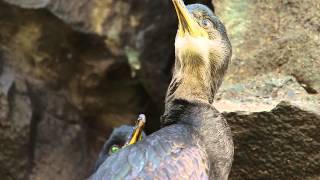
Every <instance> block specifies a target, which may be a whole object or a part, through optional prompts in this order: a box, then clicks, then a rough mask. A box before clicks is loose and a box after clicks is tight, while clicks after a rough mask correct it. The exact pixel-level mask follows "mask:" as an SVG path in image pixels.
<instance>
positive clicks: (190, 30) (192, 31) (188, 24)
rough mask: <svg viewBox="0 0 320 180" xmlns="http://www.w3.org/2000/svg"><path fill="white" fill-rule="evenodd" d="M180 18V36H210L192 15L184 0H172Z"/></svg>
mask: <svg viewBox="0 0 320 180" xmlns="http://www.w3.org/2000/svg"><path fill="white" fill-rule="evenodd" d="M172 2H173V5H174V7H175V9H176V13H177V16H178V19H179V29H178V36H180V37H184V36H186V35H187V34H189V35H190V36H193V37H208V33H207V32H206V31H205V30H203V29H202V28H201V27H200V25H199V24H198V23H197V22H196V21H195V20H194V18H193V17H192V16H191V15H190V13H189V11H188V9H187V7H186V5H185V4H184V2H183V0H172Z"/></svg>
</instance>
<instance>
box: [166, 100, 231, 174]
mask: <svg viewBox="0 0 320 180" xmlns="http://www.w3.org/2000/svg"><path fill="white" fill-rule="evenodd" d="M167 107H168V108H167V109H166V111H165V113H164V115H163V116H162V119H161V121H162V122H161V123H162V126H167V125H170V124H183V125H185V126H186V127H190V128H191V129H192V137H193V139H190V143H191V144H192V143H195V144H199V145H200V146H202V147H204V148H205V150H206V153H207V155H208V160H209V163H210V177H211V178H212V179H222V180H226V179H228V174H229V172H230V169H231V164H232V160H233V142H232V135H231V131H230V128H229V126H228V125H227V122H226V120H225V119H224V118H223V116H222V115H221V114H220V113H219V112H218V111H217V110H216V109H215V108H214V107H213V106H212V105H210V104H208V103H202V102H192V101H188V100H184V99H175V100H173V101H171V102H170V103H169V104H168V106H167ZM211 178H210V179H211Z"/></svg>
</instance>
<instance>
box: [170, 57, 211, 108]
mask: <svg viewBox="0 0 320 180" xmlns="http://www.w3.org/2000/svg"><path fill="white" fill-rule="evenodd" d="M182 59H183V60H182ZM208 61H209V60H206V59H203V57H201V56H197V55H186V56H183V57H181V56H177V57H176V61H175V67H174V72H173V77H172V80H171V83H170V85H169V87H168V92H167V96H166V102H168V101H172V100H173V99H186V100H189V101H201V102H204V103H210V104H211V103H212V101H213V97H214V94H215V91H216V88H215V84H216V83H215V79H216V78H215V77H213V73H212V67H211V64H210V63H208Z"/></svg>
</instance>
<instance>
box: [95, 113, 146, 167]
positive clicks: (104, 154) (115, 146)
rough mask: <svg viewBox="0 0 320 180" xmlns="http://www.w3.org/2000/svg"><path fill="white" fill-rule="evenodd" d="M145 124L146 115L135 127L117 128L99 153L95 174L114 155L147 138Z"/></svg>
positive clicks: (141, 117)
mask: <svg viewBox="0 0 320 180" xmlns="http://www.w3.org/2000/svg"><path fill="white" fill-rule="evenodd" d="M145 123H146V117H145V115H144V114H140V115H139V117H138V119H137V121H136V125H135V126H128V125H122V126H120V127H118V128H115V129H114V130H113V131H112V133H111V135H110V136H109V138H108V140H107V141H106V142H105V143H104V145H103V147H102V149H101V151H100V153H99V156H98V160H97V161H96V163H95V165H94V168H93V172H95V171H96V170H97V169H98V168H99V167H100V165H101V164H102V163H103V162H104V161H105V160H106V159H107V158H108V157H109V156H110V155H112V154H113V153H116V152H118V151H119V150H120V149H122V148H124V147H126V146H128V145H132V144H134V143H136V142H138V141H140V140H142V139H143V138H145V137H146V134H145V133H144V132H143V128H144V126H145Z"/></svg>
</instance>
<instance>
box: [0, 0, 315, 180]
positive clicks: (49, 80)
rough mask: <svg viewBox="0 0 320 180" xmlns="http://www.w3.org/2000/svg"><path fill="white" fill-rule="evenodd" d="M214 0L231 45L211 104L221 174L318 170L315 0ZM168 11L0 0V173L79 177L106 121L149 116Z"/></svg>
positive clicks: (162, 75)
mask: <svg viewBox="0 0 320 180" xmlns="http://www.w3.org/2000/svg"><path fill="white" fill-rule="evenodd" d="M186 2H187V3H194V2H201V3H204V4H207V5H210V7H212V4H211V2H210V0H199V1H197V0H189V1H186ZM213 3H214V4H215V11H216V13H217V14H218V15H219V16H220V17H221V18H222V20H223V22H224V23H225V24H226V26H227V30H228V33H229V35H230V38H231V41H232V44H233V52H234V53H233V54H234V55H233V58H232V64H231V65H230V68H229V71H228V73H227V77H226V78H225V81H224V83H223V86H222V87H221V89H220V91H219V94H218V95H217V97H216V102H215V104H214V105H215V106H216V107H217V108H218V109H220V111H221V112H223V114H224V115H225V117H226V118H227V119H228V121H229V123H230V125H231V126H232V129H233V132H234V138H235V145H236V151H235V153H236V154H235V163H234V166H233V169H232V173H231V176H230V179H270V178H272V179H286V178H290V179H319V177H320V173H319V171H318V169H320V167H319V165H320V163H319V162H320V159H319V153H318V152H319V149H320V147H319V144H320V139H319V133H318V131H317V129H318V128H319V127H320V125H319V122H320V121H319V116H320V112H319V109H320V108H319V104H320V97H319V92H320V73H319V69H320V59H319V58H320V54H319V52H320V51H319V50H318V47H319V45H320V44H319V42H320V41H319V40H320V37H319V34H320V33H319V32H320V26H319V23H318V19H320V14H319V8H320V2H319V1H313V0H306V1H299V0H282V1H277V2H275V1H261V0H259V1H239V0H214V1H213ZM176 23H177V19H176V16H175V14H174V10H173V7H172V5H171V2H170V1H150V0H141V1H124V0H69V1H61V0H59V1H53V0H2V1H1V0H0V27H1V28H0V147H1V148H0V179H4V180H7V179H10V180H11V179H26V178H30V179H62V180H63V179H68V180H69V179H70V180H73V179H84V178H85V177H87V176H88V174H89V173H90V169H91V166H92V163H93V162H92V161H94V159H95V157H96V155H97V152H98V151H99V148H100V147H101V144H102V143H103V141H104V140H105V135H106V134H108V132H109V130H110V129H111V128H112V127H114V126H117V125H120V124H124V123H126V124H128V123H130V122H132V120H134V119H135V118H136V116H137V114H138V113H140V112H144V113H146V114H147V117H148V121H147V122H148V124H147V130H148V132H152V131H154V130H156V129H157V128H159V119H158V117H159V115H160V114H161V111H162V108H163V97H164V94H165V90H166V87H167V85H168V82H169V80H170V72H171V66H172V63H173V59H174V48H173V42H174V36H175V32H176V26H177V25H176Z"/></svg>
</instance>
